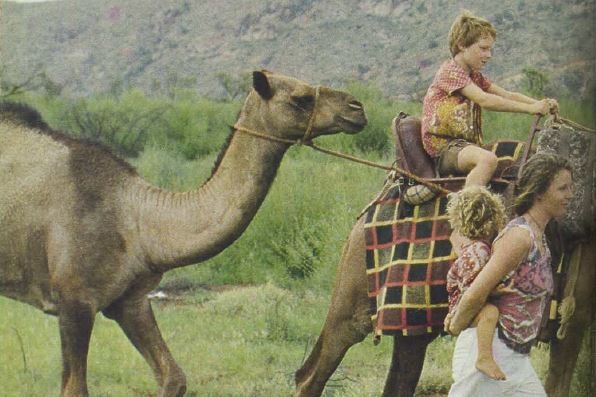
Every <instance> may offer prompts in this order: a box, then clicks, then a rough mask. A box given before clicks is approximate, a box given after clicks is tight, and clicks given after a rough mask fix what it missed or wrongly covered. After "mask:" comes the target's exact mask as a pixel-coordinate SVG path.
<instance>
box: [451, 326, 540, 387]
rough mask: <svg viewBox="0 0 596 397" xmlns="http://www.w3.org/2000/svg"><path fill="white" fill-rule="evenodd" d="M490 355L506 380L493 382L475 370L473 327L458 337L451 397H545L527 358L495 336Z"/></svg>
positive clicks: (476, 352)
mask: <svg viewBox="0 0 596 397" xmlns="http://www.w3.org/2000/svg"><path fill="white" fill-rule="evenodd" d="M493 355H494V357H495V361H496V362H497V364H499V367H500V368H501V370H502V371H503V372H504V373H505V375H506V377H507V380H494V379H492V378H489V377H488V376H486V375H485V374H483V373H482V372H480V371H478V370H477V369H476V357H477V356H478V338H477V334H476V328H468V329H466V330H464V331H463V332H462V333H461V334H460V335H459V336H458V338H457V341H456V343H455V350H454V352H453V361H452V374H453V381H454V383H453V384H452V385H451V389H450V390H449V396H450V397H478V396H482V397H504V396H507V397H509V396H511V397H522V396H523V397H530V396H531V397H546V392H545V391H544V388H543V387H542V384H541V383H540V379H538V376H537V375H536V372H535V371H534V368H532V364H531V363H530V356H529V355H527V354H521V353H518V352H516V351H513V350H512V349H510V348H509V347H507V346H506V345H505V344H504V343H503V341H501V339H499V337H498V336H497V333H496V332H495V336H494V338H493Z"/></svg>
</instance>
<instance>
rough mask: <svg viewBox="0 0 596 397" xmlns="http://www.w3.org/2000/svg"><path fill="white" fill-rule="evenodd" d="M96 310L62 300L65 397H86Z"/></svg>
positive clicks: (61, 322)
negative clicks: (90, 346)
mask: <svg viewBox="0 0 596 397" xmlns="http://www.w3.org/2000/svg"><path fill="white" fill-rule="evenodd" d="M94 319H95V310H94V309H93V308H92V307H91V306H90V305H89V304H85V303H82V302H80V301H62V302H60V305H59V309H58V325H59V327H60V341H61V344H62V365H63V368H62V391H61V393H60V395H61V396H62V397H86V396H88V395H89V392H88V390H87V354H88V352H89V340H90V338H91V331H92V329H93V322H94Z"/></svg>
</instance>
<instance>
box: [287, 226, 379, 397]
mask: <svg viewBox="0 0 596 397" xmlns="http://www.w3.org/2000/svg"><path fill="white" fill-rule="evenodd" d="M365 269H366V264H365V245H364V235H363V230H362V221H360V222H359V223H357V224H356V226H355V227H354V229H353V230H352V233H351V234H350V238H349V239H348V242H347V244H346V246H345V248H344V251H343V255H342V259H341V261H340V264H339V268H338V272H337V279H336V282H335V286H334V290H333V295H332V298H331V305H330V307H329V311H328V313H327V318H326V320H325V325H324V326H323V330H322V331H321V334H320V336H319V339H318V340H317V343H316V345H315V347H314V349H313V351H312V352H311V354H310V356H309V357H308V359H307V360H306V362H305V363H304V365H303V366H302V368H300V369H299V370H298V371H296V374H295V380H296V396H300V397H314V396H320V395H321V393H322V392H323V389H324V388H325V384H326V383H327V381H328V380H329V378H330V377H331V375H333V372H335V370H336V369H337V366H338V365H339V363H340V362H341V360H342V359H343V357H344V355H345V354H346V352H347V351H348V349H349V348H350V347H351V346H353V345H354V344H356V343H358V342H361V341H362V340H363V339H364V338H365V337H366V335H368V334H369V333H370V332H371V331H372V323H371V319H370V314H371V313H370V309H369V302H368V297H367V280H366V270H365Z"/></svg>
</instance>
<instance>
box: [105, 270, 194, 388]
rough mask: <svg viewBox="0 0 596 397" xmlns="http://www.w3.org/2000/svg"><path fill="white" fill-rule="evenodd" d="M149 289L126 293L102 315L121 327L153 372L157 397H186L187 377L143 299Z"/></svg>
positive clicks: (146, 301) (145, 299)
mask: <svg viewBox="0 0 596 397" xmlns="http://www.w3.org/2000/svg"><path fill="white" fill-rule="evenodd" d="M160 278H161V277H160ZM157 282H159V280H157ZM157 282H156V283H155V284H157ZM152 284H153V283H152ZM148 289H151V288H147V287H146V286H143V287H142V288H138V289H136V290H133V291H131V292H129V293H128V294H127V295H126V296H124V297H122V298H120V299H119V300H118V301H116V302H115V303H113V304H112V305H111V306H110V307H109V308H107V309H106V310H104V311H103V313H104V315H105V316H106V317H108V318H111V319H113V320H115V321H116V322H117V323H118V325H120V328H122V330H123V331H124V333H125V334H126V336H127V337H128V339H129V340H130V341H131V342H132V344H133V345H134V346H135V348H136V349H137V350H138V351H139V352H140V353H141V355H142V356H143V357H144V358H145V361H147V363H148V364H149V366H150V367H151V368H152V369H153V372H154V373H155V377H156V378H157V383H158V384H159V387H160V390H159V393H158V396H159V397H182V396H183V395H184V394H185V393H186V376H185V375H184V372H182V369H181V368H180V367H179V366H178V364H177V363H176V361H175V360H174V357H173V356H172V354H171V353H170V350H169V349H168V346H167V345H166V342H165V341H164V340H163V337H162V335H161V332H160V331H159V328H158V326H157V322H156V321H155V316H154V315H153V309H152V308H151V303H150V302H149V298H148V297H147V295H146V294H147V292H148Z"/></svg>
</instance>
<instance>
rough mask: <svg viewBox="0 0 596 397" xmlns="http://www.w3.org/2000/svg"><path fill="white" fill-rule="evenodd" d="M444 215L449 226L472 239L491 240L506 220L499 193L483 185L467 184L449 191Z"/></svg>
mask: <svg viewBox="0 0 596 397" xmlns="http://www.w3.org/2000/svg"><path fill="white" fill-rule="evenodd" d="M447 215H449V223H450V224H451V227H452V228H453V229H455V230H458V231H459V233H460V234H461V235H462V236H464V237H467V238H469V239H472V240H486V241H490V240H492V239H493V238H495V237H496V235H497V233H498V232H499V230H501V229H502V228H503V227H504V226H505V222H506V220H507V215H506V212H505V205H504V204H503V200H502V198H501V196H499V195H497V194H494V193H491V192H490V191H489V190H488V189H487V188H485V187H484V186H469V187H466V188H463V189H462V190H460V191H459V192H456V193H451V194H449V202H448V203H447Z"/></svg>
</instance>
